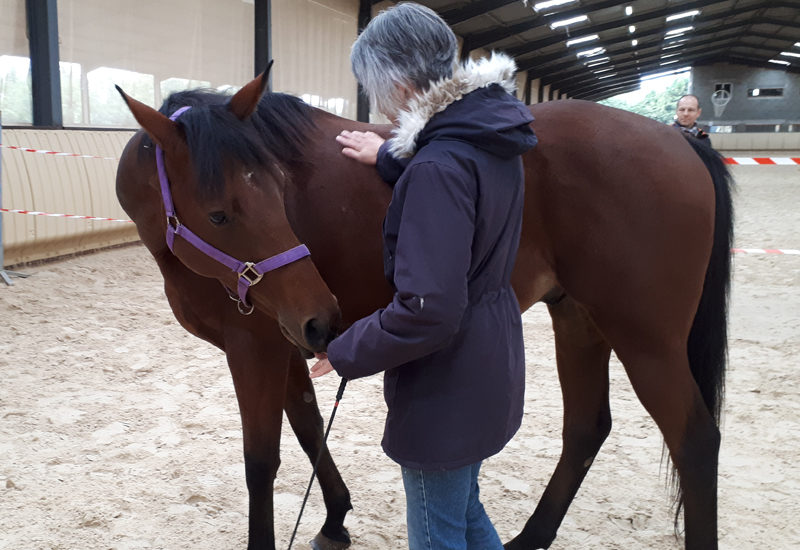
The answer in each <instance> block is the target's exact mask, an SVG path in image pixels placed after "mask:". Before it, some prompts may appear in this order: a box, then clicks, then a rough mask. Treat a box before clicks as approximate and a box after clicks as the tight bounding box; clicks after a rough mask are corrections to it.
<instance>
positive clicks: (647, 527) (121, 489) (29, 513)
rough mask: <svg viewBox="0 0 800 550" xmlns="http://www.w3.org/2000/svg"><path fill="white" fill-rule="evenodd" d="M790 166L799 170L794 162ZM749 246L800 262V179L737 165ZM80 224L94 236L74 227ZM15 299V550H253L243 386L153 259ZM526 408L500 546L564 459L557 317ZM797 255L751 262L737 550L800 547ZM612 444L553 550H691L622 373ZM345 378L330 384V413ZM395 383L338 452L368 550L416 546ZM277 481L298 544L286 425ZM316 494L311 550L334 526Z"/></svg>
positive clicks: (0, 412) (374, 390)
mask: <svg viewBox="0 0 800 550" xmlns="http://www.w3.org/2000/svg"><path fill="white" fill-rule="evenodd" d="M783 156H785V155H783ZM734 171H735V175H736V177H737V179H738V181H739V191H738V194H737V196H736V206H737V209H738V211H737V245H739V246H741V247H754V248H795V249H796V248H800V213H798V209H797V204H798V201H797V197H798V195H799V194H800V167H761V166H756V167H735V168H734ZM76 223H79V222H76ZM27 271H28V272H30V273H32V274H33V276H32V277H30V278H29V279H26V280H18V281H17V283H16V285H15V286H14V287H5V286H2V287H0V369H1V370H0V372H2V378H0V380H2V381H1V382H0V549H2V550H33V549H36V550H38V549H65V550H66V549H68V550H75V549H112V548H113V549H120V550H122V549H137V548H162V549H169V550H173V549H185V548H192V549H201V550H204V549H208V550H220V549H228V548H244V547H245V544H246V529H247V521H246V513H247V494H246V489H245V482H244V468H243V462H242V454H241V447H242V442H241V432H240V427H239V417H238V411H237V406H236V399H235V397H234V392H233V386H232V383H231V379H230V376H229V374H228V372H227V366H226V364H225V362H224V358H223V356H222V354H221V353H220V352H218V350H216V349H215V348H213V347H210V346H209V345H207V344H205V343H204V342H202V341H200V340H197V339H195V338H194V337H192V336H190V335H189V334H188V333H186V332H185V331H183V330H182V329H181V328H180V327H179V326H178V325H177V323H176V322H175V320H174V319H173V317H172V314H171V311H170V309H169V307H168V305H167V303H166V300H165V298H164V296H163V291H162V283H161V279H160V276H159V274H158V272H157V271H156V269H155V264H154V262H153V260H152V259H151V258H150V257H149V255H148V254H147V252H146V250H145V249H144V248H143V247H141V246H132V247H127V248H122V249H115V250H110V251H104V252H100V253H96V254H93V255H88V256H81V257H76V258H72V259H69V260H64V261H58V262H52V263H48V264H42V265H38V266H34V267H31V268H29V269H28V270H27ZM524 320H525V331H526V346H527V348H526V349H527V365H528V382H527V406H526V415H525V420H524V423H523V427H522V429H521V430H520V432H519V434H518V435H517V436H516V437H515V439H514V440H513V441H512V442H511V443H510V444H509V445H508V447H507V448H506V449H505V450H504V451H503V452H502V453H501V454H500V455H498V456H496V457H493V458H491V459H490V460H488V461H487V462H486V463H485V465H484V468H483V474H482V476H483V477H482V492H483V500H484V502H485V504H486V507H487V509H488V512H489V514H490V516H491V517H492V518H493V519H494V521H495V523H496V526H497V529H498V531H499V533H500V535H501V538H503V539H504V540H507V539H509V538H511V537H512V536H514V535H515V534H516V533H518V532H519V530H520V529H521V528H522V526H523V525H524V522H525V520H526V519H527V517H528V516H529V514H530V513H531V512H532V510H533V508H534V506H535V503H536V502H537V500H538V498H539V495H540V494H541V492H542V490H543V488H544V486H545V484H546V481H547V479H548V478H549V476H550V473H551V472H552V469H553V467H554V466H555V463H556V460H557V457H558V455H559V452H560V423H561V401H560V392H559V387H558V382H557V379H556V370H555V367H554V356H553V342H552V336H551V332H550V328H549V318H548V316H547V311H546V309H545V308H544V307H542V306H537V307H534V308H533V309H532V310H531V311H529V312H527V313H526V314H525V316H524ZM799 326H800V256H770V255H737V256H736V257H735V273H734V288H733V300H732V310H731V349H730V370H729V374H728V386H727V401H726V407H725V416H724V424H723V429H722V433H723V440H722V450H721V456H720V461H721V463H720V478H719V501H720V504H719V508H720V510H719V529H720V543H721V547H722V548H724V549H736V550H740V549H750V548H765V549H787V550H788V549H794V548H800V521H798V519H797V518H798V515H799V514H800V475H798V473H797V471H796V470H795V466H796V461H797V459H798V457H800V438H799V437H798V435H799V434H800V370H798V366H799V365H798V359H797V358H798V354H799V352H800V338H798V336H800V328H798V327H799ZM611 375H612V381H611V384H612V387H611V398H612V412H613V414H614V422H615V424H614V429H613V431H612V434H611V436H610V437H609V439H608V441H607V442H606V444H605V446H604V447H603V449H602V451H601V452H600V454H599V456H598V457H597V460H596V462H595V464H594V466H593V468H592V470H591V472H590V473H589V475H588V477H587V479H586V481H585V483H584V485H583V487H582V489H581V491H580V492H579V494H578V497H577V498H576V500H575V502H574V503H573V505H572V508H571V509H570V511H569V513H568V515H567V517H566V519H565V521H564V524H563V525H562V527H561V530H560V531H559V536H558V538H557V539H556V541H555V543H554V544H553V546H552V548H554V549H566V548H570V549H576V548H578V549H622V548H625V549H631V548H659V549H677V548H682V542H681V541H680V540H679V539H676V538H675V537H674V536H673V531H672V512H671V510H670V508H669V500H668V496H667V492H666V491H665V472H664V471H663V470H660V469H659V463H660V458H661V437H660V435H659V433H658V431H657V429H656V427H655V425H654V423H653V422H652V420H651V419H650V418H649V416H648V415H647V414H646V413H645V411H644V409H643V408H642V406H641V405H640V404H639V402H638V401H637V399H636V398H635V396H634V395H633V393H632V391H631V389H630V385H629V383H628V381H627V379H626V377H625V374H624V372H623V370H622V368H621V366H620V365H619V363H617V362H616V361H615V362H613V364H612V366H611ZM335 386H336V380H334V379H333V378H332V377H328V378H327V379H323V380H322V381H321V382H320V383H319V384H318V385H317V388H318V390H317V391H318V397H319V401H320V404H321V408H322V411H323V416H324V417H325V418H327V417H328V415H329V414H330V408H331V406H332V403H333V397H334V394H335V389H336V388H335ZM383 414H384V405H383V401H382V397H381V390H380V380H379V378H377V377H376V378H375V379H368V380H361V381H357V382H353V383H351V384H350V385H349V386H348V388H347V392H346V393H345V396H344V400H343V402H342V405H341V407H340V409H339V413H338V416H337V418H336V422H335V424H334V428H333V432H332V434H331V440H330V446H331V448H332V451H333V453H334V456H335V457H336V460H337V462H338V464H339V466H340V468H341V470H342V474H343V476H344V478H345V480H346V481H347V482H348V484H349V487H350V490H351V492H352V497H353V503H354V505H355V510H354V511H353V512H351V514H350V515H349V516H348V520H347V526H348V527H349V529H350V531H351V533H352V535H353V541H354V544H353V548H354V549H384V548H385V549H401V548H404V547H405V527H404V499H403V493H402V487H401V482H400V477H399V471H398V468H397V467H396V465H395V464H394V463H392V462H391V461H390V460H388V459H387V458H386V457H384V456H383V454H382V452H381V450H380V446H379V440H380V434H381V427H382V419H383ZM282 459H283V465H282V467H281V470H280V472H279V474H278V479H277V481H276V483H275V500H276V508H277V517H276V530H277V533H278V543H277V545H278V547H279V548H285V547H286V545H287V542H288V539H289V536H290V534H291V530H292V527H293V526H294V521H295V518H296V515H297V512H298V511H299V507H300V501H301V497H302V494H303V491H304V489H305V485H306V483H307V481H308V477H309V475H310V466H309V465H308V463H307V461H306V460H305V457H304V456H303V455H302V453H301V451H300V449H299V446H298V445H297V443H296V441H295V440H294V438H293V436H292V435H291V432H290V431H289V430H288V428H287V429H286V430H285V436H284V442H283V451H282ZM323 514H324V511H323V507H322V503H321V498H320V495H319V491H318V489H317V488H315V489H314V491H313V492H312V497H311V500H310V503H309V505H308V507H307V509H306V514H305V516H304V519H303V523H302V525H301V529H300V534H299V538H298V541H299V544H296V545H295V548H308V545H307V541H308V540H309V539H310V538H311V537H312V536H313V535H314V533H315V532H316V531H317V530H318V529H319V527H320V525H321V524H322V518H323Z"/></svg>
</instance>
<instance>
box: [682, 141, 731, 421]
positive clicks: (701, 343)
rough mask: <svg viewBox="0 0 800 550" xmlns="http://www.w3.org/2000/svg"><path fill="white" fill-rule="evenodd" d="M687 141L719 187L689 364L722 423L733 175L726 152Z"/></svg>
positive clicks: (715, 188) (692, 334)
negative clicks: (711, 244)
mask: <svg viewBox="0 0 800 550" xmlns="http://www.w3.org/2000/svg"><path fill="white" fill-rule="evenodd" d="M686 139H687V141H688V142H689V144H690V145H691V146H692V148H693V149H694V150H695V152H696V153H697V155H698V156H699V157H700V159H702V161H703V163H704V164H705V165H706V168H707V169H708V172H709V174H711V180H712V181H713V182H714V191H715V197H716V199H715V217H714V245H713V248H712V249H711V259H710V261H709V263H708V269H707V270H706V278H705V282H704V283H703V295H702V297H701V298H700V305H699V306H698V308H697V314H696V315H695V318H694V322H693V323H692V330H691V332H690V333H689V365H690V367H691V369H692V374H693V375H694V379H695V380H696V381H697V385H698V386H699V387H700V392H701V393H702V395H703V399H704V400H705V403H706V407H708V410H709V412H711V415H712V416H713V417H714V422H715V423H716V425H717V426H719V423H720V414H721V410H722V400H723V397H724V389H725V365H726V363H727V359H728V296H729V291H730V281H731V246H732V245H733V204H732V199H731V175H730V172H729V171H728V167H727V166H726V165H725V163H724V161H723V159H722V156H721V155H720V154H719V153H718V152H717V151H715V150H714V149H712V148H711V147H710V146H708V145H706V144H705V142H704V141H701V140H698V139H696V138H693V137H688V136H687V138H686Z"/></svg>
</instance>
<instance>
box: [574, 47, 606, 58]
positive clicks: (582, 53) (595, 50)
mask: <svg viewBox="0 0 800 550" xmlns="http://www.w3.org/2000/svg"><path fill="white" fill-rule="evenodd" d="M601 53H606V49H605V48H600V47H597V48H592V49H591V50H583V51H580V52H578V53H577V54H575V55H577V56H578V57H592V56H595V55H600V54H601Z"/></svg>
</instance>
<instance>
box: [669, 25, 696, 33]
mask: <svg viewBox="0 0 800 550" xmlns="http://www.w3.org/2000/svg"><path fill="white" fill-rule="evenodd" d="M691 30H694V27H693V26H691V25H690V26H688V27H680V28H677V29H672V30H669V31H667V32H666V33H664V34H666V36H678V35H681V34H683V33H685V32H689V31H691Z"/></svg>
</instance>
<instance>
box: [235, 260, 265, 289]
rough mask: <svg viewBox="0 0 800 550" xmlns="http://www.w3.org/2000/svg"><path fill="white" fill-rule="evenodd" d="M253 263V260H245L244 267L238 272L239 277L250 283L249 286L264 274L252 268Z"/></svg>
mask: <svg viewBox="0 0 800 550" xmlns="http://www.w3.org/2000/svg"><path fill="white" fill-rule="evenodd" d="M254 265H255V264H254V263H253V262H245V263H244V266H245V267H244V269H243V270H241V271H240V272H239V278H240V279H241V278H244V279H245V280H246V281H247V282H248V283H250V286H253V285H254V284H256V283H257V282H258V281H260V280H261V277H263V276H264V274H263V273H259V272H258V271H256V270H255V269H254V268H253V266H254Z"/></svg>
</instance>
